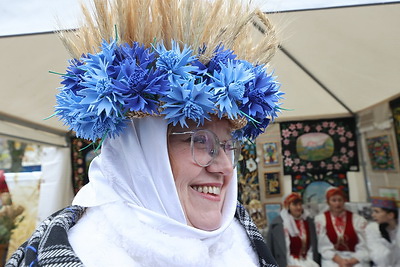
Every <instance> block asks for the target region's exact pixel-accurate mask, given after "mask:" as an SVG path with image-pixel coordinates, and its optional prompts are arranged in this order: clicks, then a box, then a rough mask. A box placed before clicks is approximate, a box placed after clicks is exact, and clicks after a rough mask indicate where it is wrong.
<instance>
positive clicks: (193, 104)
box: [161, 79, 214, 127]
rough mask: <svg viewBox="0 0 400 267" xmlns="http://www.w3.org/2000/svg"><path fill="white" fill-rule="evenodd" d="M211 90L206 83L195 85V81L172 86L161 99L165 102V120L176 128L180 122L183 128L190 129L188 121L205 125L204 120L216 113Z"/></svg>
mask: <svg viewBox="0 0 400 267" xmlns="http://www.w3.org/2000/svg"><path fill="white" fill-rule="evenodd" d="M209 89H210V88H209V87H208V86H207V85H206V84H205V83H198V84H195V80H194V79H192V80H189V81H187V82H186V83H185V84H182V85H175V86H172V87H171V90H170V91H169V92H168V94H167V95H166V96H165V97H163V98H161V101H164V102H165V104H164V105H163V106H162V108H164V110H163V112H162V114H166V116H165V118H166V119H168V122H169V123H171V122H172V123H173V125H174V126H175V125H176V124H177V123H178V122H179V123H180V125H181V127H184V126H185V127H188V125H187V123H186V119H191V120H193V121H194V122H197V123H198V125H200V124H204V119H207V120H209V119H210V115H209V113H214V111H213V109H214V103H213V102H212V101H211V98H212V94H211V93H210V92H209Z"/></svg>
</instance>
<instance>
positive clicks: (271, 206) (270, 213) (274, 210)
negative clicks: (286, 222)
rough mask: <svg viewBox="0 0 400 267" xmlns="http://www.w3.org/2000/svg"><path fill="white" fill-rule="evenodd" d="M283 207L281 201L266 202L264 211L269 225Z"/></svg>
mask: <svg viewBox="0 0 400 267" xmlns="http://www.w3.org/2000/svg"><path fill="white" fill-rule="evenodd" d="M281 209H282V204H281V203H279V202H271V203H264V212H265V219H266V220H267V225H269V224H271V223H272V221H273V220H274V219H275V218H276V217H277V216H279V214H280V212H281Z"/></svg>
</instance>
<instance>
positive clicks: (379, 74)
mask: <svg viewBox="0 0 400 267" xmlns="http://www.w3.org/2000/svg"><path fill="white" fill-rule="evenodd" d="M35 2H37V3H39V2H40V3H42V4H41V5H36V6H35V7H36V8H35V9H30V10H26V9H21V10H22V11H23V12H20V13H21V14H20V15H21V16H23V18H19V19H15V18H14V17H13V19H11V17H12V16H8V18H9V19H8V20H7V16H4V14H5V15H7V14H8V15H10V3H9V2H8V1H7V5H6V4H5V0H0V34H1V35H3V37H0V51H1V60H2V64H0V77H1V79H0V90H1V91H0V103H1V109H0V135H5V136H13V137H18V138H22V139H29V140H34V141H37V142H42V143H51V144H55V145H61V146H64V145H66V144H67V143H66V140H65V135H66V133H67V128H66V127H65V126H63V125H62V123H60V122H59V121H58V120H57V119H56V118H51V119H48V120H43V119H44V118H46V117H48V116H50V115H51V114H52V113H53V107H54V105H55V95H56V94H57V93H58V91H57V88H58V87H59V81H60V78H59V76H58V75H55V74H50V73H49V72H48V71H55V72H61V73H63V72H65V69H66V66H67V60H68V59H69V55H68V54H67V52H66V50H65V49H64V47H63V46H62V43H61V41H60V40H59V39H58V37H57V36H56V35H55V34H53V33H52V29H50V28H48V27H49V26H48V25H50V23H49V21H51V22H54V19H53V16H50V17H49V16H48V15H47V17H46V15H44V14H41V13H40V12H41V11H43V9H44V7H43V3H45V2H46V3H47V5H45V7H46V10H47V12H48V13H49V12H51V11H54V9H57V10H59V11H58V12H60V13H62V14H64V15H66V14H67V15H69V16H72V15H73V14H75V13H74V12H76V10H77V7H76V5H72V4H71V3H75V1H27V2H26V4H28V3H35ZM54 2H57V3H58V4H59V5H60V6H56V5H55V4H54ZM63 2H67V3H68V5H67V6H65V5H61V4H60V3H63ZM297 2H299V1H272V0H271V1H270V6H269V7H268V8H266V11H267V12H271V10H274V11H276V10H283V11H287V12H282V13H274V14H271V17H272V18H273V20H274V21H275V22H276V24H277V25H278V28H279V29H281V33H280V35H281V38H282V39H283V40H282V46H281V49H280V51H279V52H278V53H277V55H276V57H275V58H274V59H273V61H272V63H271V65H272V68H273V69H275V74H276V75H277V76H278V80H279V81H280V82H281V84H282V87H281V89H282V91H284V92H285V93H286V95H285V98H286V99H285V101H284V105H283V107H284V108H287V109H291V110H292V111H283V112H282V115H281V116H280V117H279V121H287V120H297V119H301V120H303V119H314V118H328V117H329V118H334V117H339V116H352V115H354V114H355V113H357V112H360V111H362V110H364V109H366V108H369V107H372V106H374V105H376V104H379V103H381V102H383V101H387V100H389V99H392V98H395V97H398V96H399V95H400V90H399V89H400V88H399V84H400V75H399V73H400V30H399V28H400V2H399V1H385V3H382V2H379V4H371V3H369V2H366V1H365V0H364V1H361V0H359V1H356V0H352V1H344V2H346V3H347V4H346V5H348V7H341V8H332V7H329V6H328V7H327V6H326V3H325V2H326V1H325V2H324V3H322V4H323V5H315V3H316V2H321V1H316V0H314V1H309V2H307V3H305V4H303V6H299V5H298V3H297ZM49 3H53V4H49ZM290 3H291V4H292V5H291V6H290V5H289V4H290ZM313 3H314V5H312V7H313V8H314V9H313V10H305V9H307V8H309V6H308V5H311V4H313ZM336 3H337V2H336ZM375 3H376V2H375ZM60 10H61V11H60ZM296 10H297V11H296ZM28 11H29V12H28ZM16 14H17V13H15V12H14V13H12V15H16ZM24 15H25V16H24ZM32 17H33V18H34V19H33V20H32ZM40 17H43V18H45V21H46V22H47V23H44V24H40V23H39V24H38V23H37V22H36V21H35V19H36V20H38V18H40ZM67 17H68V16H67ZM24 18H26V20H25V19H24ZM17 21H19V22H23V23H25V26H29V24H31V25H32V26H35V27H34V29H32V30H31V31H30V32H35V34H26V32H24V31H23V30H21V29H24V27H19V28H18V30H15V32H14V33H11V32H7V30H9V29H10V27H11V26H12V25H13V24H15V23H17ZM31 21H32V23H31ZM63 24H64V25H68V23H63ZM7 25H8V26H7ZM38 25H39V26H38ZM43 25H44V26H43ZM5 29H6V30H5ZM43 31H44V32H45V33H43ZM38 32H42V33H38ZM15 34H17V35H15ZM44 132H46V133H44Z"/></svg>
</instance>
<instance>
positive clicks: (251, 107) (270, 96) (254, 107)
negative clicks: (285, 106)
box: [240, 65, 282, 118]
mask: <svg viewBox="0 0 400 267" xmlns="http://www.w3.org/2000/svg"><path fill="white" fill-rule="evenodd" d="M253 73H254V78H253V79H252V80H251V81H250V82H249V83H248V86H247V87H246V91H245V94H244V97H243V100H242V105H241V107H240V110H241V111H243V112H244V113H245V114H247V115H249V116H250V117H254V118H255V117H261V118H263V117H266V116H270V117H272V118H275V117H276V116H277V114H276V110H277V106H278V101H279V99H281V98H282V97H281V96H282V92H280V91H279V87H280V84H279V83H278V82H276V81H275V77H273V76H272V74H271V75H269V74H267V73H266V70H265V69H264V66H261V65H260V66H256V67H254V68H253Z"/></svg>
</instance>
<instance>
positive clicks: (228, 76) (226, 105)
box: [210, 60, 254, 119]
mask: <svg viewBox="0 0 400 267" xmlns="http://www.w3.org/2000/svg"><path fill="white" fill-rule="evenodd" d="M220 67H221V69H220V71H215V72H214V75H213V76H211V78H212V80H213V82H212V83H210V86H211V87H212V88H213V92H214V96H215V100H216V101H217V102H216V106H218V108H219V116H222V114H224V113H226V114H227V115H228V117H229V118H230V119H235V118H237V116H238V114H239V112H240V110H239V107H238V104H237V102H239V101H241V100H242V98H243V95H244V92H245V86H246V83H247V82H249V81H250V80H251V79H253V77H254V74H253V73H252V72H251V71H250V70H249V69H247V68H246V66H245V65H244V64H243V63H241V62H238V61H235V62H234V61H232V60H228V62H227V64H226V65H225V64H222V63H221V64H220Z"/></svg>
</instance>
